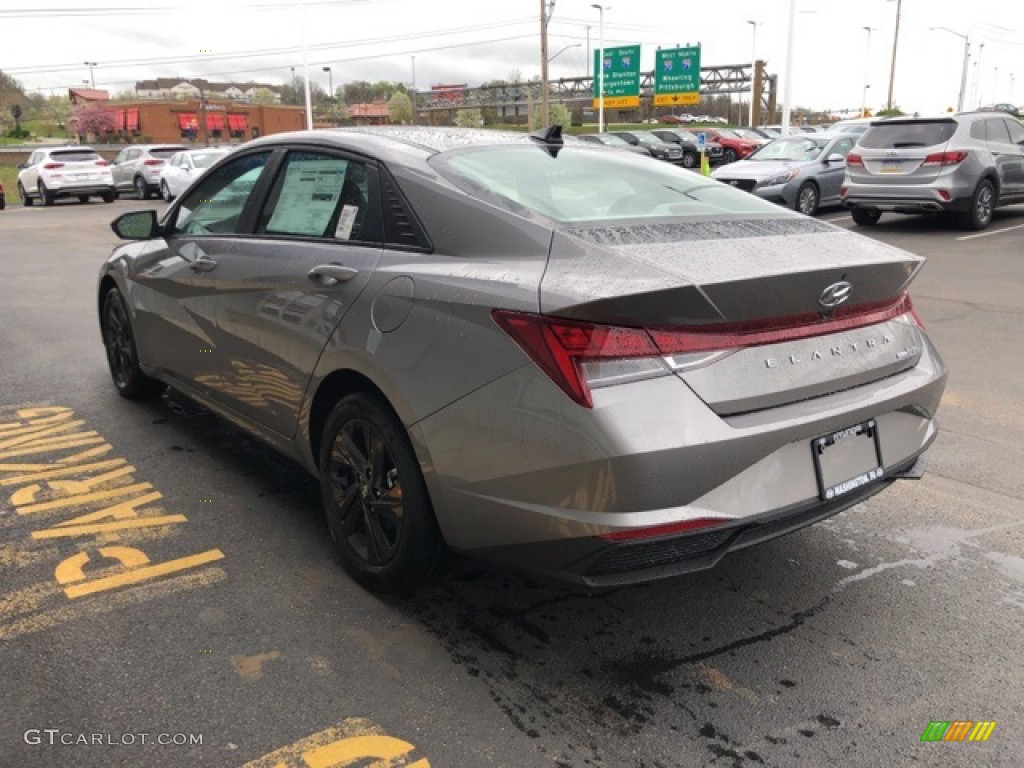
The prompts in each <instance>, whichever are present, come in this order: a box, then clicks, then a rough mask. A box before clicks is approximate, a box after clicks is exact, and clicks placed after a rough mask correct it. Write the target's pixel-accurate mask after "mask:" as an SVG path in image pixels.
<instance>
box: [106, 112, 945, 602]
mask: <svg viewBox="0 0 1024 768" xmlns="http://www.w3.org/2000/svg"><path fill="white" fill-rule="evenodd" d="M113 229H114V231H115V232H116V233H117V234H118V235H119V236H120V237H122V238H124V239H128V240H133V241H134V242H130V243H127V244H124V245H121V246H120V247H119V248H117V249H116V250H115V251H114V252H113V253H112V254H111V256H110V258H109V259H108V260H107V261H106V263H105V264H104V265H103V267H102V269H101V273H100V276H99V283H98V286H97V293H96V307H97V309H98V315H99V321H100V328H101V331H102V338H103V342H104V345H105V348H106V356H107V362H108V364H109V367H110V371H111V375H112V378H113V381H114V385H115V386H116V388H117V391H118V392H120V394H121V395H123V396H125V397H129V398H135V397H142V396H145V395H146V394H148V393H152V392H153V391H155V390H157V389H159V388H160V387H161V386H164V385H170V386H173V387H174V388H176V389H178V390H180V391H181V392H182V393H184V394H185V395H187V396H188V397H191V398H193V399H195V400H196V401H198V402H200V403H202V404H204V405H205V406H206V407H208V408H209V409H211V410H213V411H215V412H216V413H218V414H221V415H222V416H223V417H224V418H227V419H229V420H231V421H232V422H233V423H235V424H236V425H238V426H240V427H241V428H242V429H244V430H246V431H247V432H249V433H251V434H252V435H255V436H256V437H258V438H259V439H261V440H264V441H266V442H267V443H268V444H270V445H271V446H273V447H275V448H276V449H278V450H279V451H282V452H283V453H285V454H286V455H288V456H290V457H292V458H293V459H294V460H296V461H298V462H300V463H301V464H302V465H303V466H304V467H305V468H306V469H308V470H309V471H310V472H311V473H313V474H315V475H316V476H318V477H319V480H320V487H321V492H322V500H323V507H324V511H325V514H326V518H327V524H328V527H329V529H330V533H331V536H332V538H333V540H334V542H335V544H336V546H337V549H338V552H339V554H340V559H341V562H342V564H343V565H344V567H345V568H346V569H347V570H348V572H349V573H350V574H351V575H352V576H353V577H354V578H355V579H357V580H359V581H360V582H361V583H363V584H365V585H367V586H368V587H370V588H372V589H378V590H407V589H410V588H412V587H414V586H415V585H417V584H420V583H422V582H423V581H424V580H425V579H426V578H427V577H428V576H430V575H431V574H433V573H435V571H436V570H437V568H438V564H439V563H440V561H441V557H442V555H443V553H444V552H445V550H446V549H449V548H450V549H454V550H458V551H461V552H465V553H469V554H472V555H476V556H479V557H483V558H489V559H493V560H496V561H501V562H504V563H508V564H511V565H513V566H515V567H518V568H522V569H526V570H529V571H532V572H536V573H540V574H546V575H550V576H555V577H559V578H561V579H564V580H567V581H569V582H574V583H576V584H583V585H588V586H611V585H619V584H630V583H636V582H640V581H648V580H651V579H657V578H663V577H667V576H671V575H674V574H680V573H685V572H688V571H694V570H699V569H702V568H709V567H711V566H712V565H714V564H715V563H716V562H717V561H718V560H719V559H720V558H721V557H722V556H724V555H725V554H726V553H728V552H730V551H732V550H736V549H741V548H744V547H748V546H751V545H753V544H756V543H758V542H761V541H765V540H767V539H771V538H773V537H776V536H779V535H782V534H785V533H788V532H790V531H794V530H797V529H799V528H802V527H803V526H805V525H808V524H810V523H813V522H815V521H818V520H821V519H823V518H826V517H828V516H830V515H833V514H835V513H837V512H839V511H840V510H842V509H845V508H847V507H849V506H851V505H853V504H856V503H857V502H859V501H861V500H863V499H865V498H867V497H869V496H871V495H872V494H874V493H876V492H878V491H880V490H882V489H883V488H884V487H886V486H887V485H888V484H889V483H890V482H892V481H894V480H896V479H897V478H900V477H904V476H919V475H920V472H921V467H922V465H921V463H920V462H919V459H920V457H921V455H922V454H923V453H924V452H925V450H926V449H927V448H928V446H929V445H930V444H931V442H932V440H934V438H935V436H936V434H937V426H936V423H935V420H934V419H935V412H936V409H937V408H938V406H939V402H940V400H941V398H942V392H943V388H944V385H945V380H946V369H945V366H944V365H943V363H942V360H941V359H940V358H939V356H938V354H937V353H936V351H935V349H934V348H933V347H932V344H931V343H930V342H929V340H928V338H927V336H926V335H925V331H924V329H923V328H922V327H921V325H920V323H919V322H918V320H917V316H916V315H915V313H914V311H913V308H912V305H911V301H910V297H909V296H908V295H907V293H906V290H907V285H908V284H909V283H910V281H911V279H912V278H913V276H914V274H915V273H916V272H917V271H918V269H919V268H920V267H921V264H922V261H923V260H922V259H921V258H919V257H917V256H914V255H912V254H910V253H906V252H903V251H900V250H898V249H895V248H892V247H890V246H886V245H882V244H880V243H876V242H875V241H873V240H870V239H868V238H865V237H862V236H860V235H857V234H854V233H852V232H847V231H843V230H840V229H837V228H835V227H831V226H829V225H827V224H823V223H821V222H817V221H814V220H813V219H809V218H807V217H805V216H799V215H797V214H794V213H792V212H790V211H786V210H783V209H780V208H779V207H777V206H775V205H771V204H769V203H766V202H765V201H763V200H760V199H758V198H757V197H755V196H754V195H748V194H746V193H743V192H740V191H738V190H735V189H730V188H729V187H727V186H724V185H722V184H717V183H714V182H711V181H709V180H708V179H705V178H703V177H702V176H699V175H698V174H694V173H692V172H690V171H687V170H684V169H681V168H677V167H675V166H673V165H670V164H668V163H655V162H651V160H650V159H648V158H643V157H638V156H636V155H633V154H631V153H628V152H613V151H609V150H608V149H606V148H603V147H595V146H592V145H588V144H586V143H584V142H580V141H575V140H572V139H569V138H565V139H563V138H562V137H561V132H560V129H559V128H558V127H557V126H555V127H554V128H552V129H549V130H547V131H541V132H537V133H536V134H532V135H529V136H527V135H524V134H517V133H504V132H498V131H493V132H488V131H479V130H469V129H465V130H459V129H452V128H437V129H435V128H427V127H420V128H416V127H405V128H400V127H394V128H390V129H388V128H376V129H369V128H367V129H342V130H329V131H311V132H301V133H292V134H280V135H275V136H270V137H267V138H264V139H259V140H257V141H253V142H250V143H248V144H246V145H245V146H243V147H241V148H240V149H238V150H237V151H236V152H234V153H232V154H231V155H229V156H227V157H225V158H224V159H222V160H221V161H220V162H219V163H218V164H217V165H215V166H214V167H213V168H211V169H210V170H209V171H208V172H207V173H206V174H204V176H203V177H202V178H201V179H199V180H198V181H197V182H196V183H195V184H193V185H192V186H191V187H190V188H189V189H188V190H187V191H186V192H185V193H184V194H183V195H182V196H181V197H179V198H178V199H177V200H176V201H175V202H174V203H172V204H171V205H170V206H168V208H167V210H166V212H165V213H164V214H163V215H162V217H160V218H159V219H158V217H157V213H156V212H155V211H146V210H136V211H132V212H130V213H125V214H123V215H122V216H121V217H119V218H118V219H117V220H115V222H114V223H113Z"/></svg>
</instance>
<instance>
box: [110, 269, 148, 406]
mask: <svg viewBox="0 0 1024 768" xmlns="http://www.w3.org/2000/svg"><path fill="white" fill-rule="evenodd" d="M100 328H101V330H102V332H103V346H104V348H105V349H106V350H107V365H108V366H109V367H110V377H111V378H112V379H113V380H114V386H115V387H116V388H117V391H118V394H120V395H121V397H124V398H127V399H128V400H137V399H139V398H141V397H144V396H146V395H150V394H153V393H154V392H156V391H158V390H160V389H162V388H163V385H162V384H160V383H159V382H158V381H156V380H155V379H151V378H149V376H147V375H146V374H144V373H143V372H142V369H141V368H140V367H139V353H138V349H137V348H136V346H135V334H134V333H133V332H132V321H131V316H130V315H129V313H128V305H127V304H125V301H124V297H123V296H122V295H121V291H119V290H118V289H117V288H111V289H110V290H108V291H107V295H106V296H104V297H103V310H102V314H101V315H100Z"/></svg>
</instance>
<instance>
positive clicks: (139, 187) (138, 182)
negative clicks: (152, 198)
mask: <svg viewBox="0 0 1024 768" xmlns="http://www.w3.org/2000/svg"><path fill="white" fill-rule="evenodd" d="M132 186H134V187H135V194H136V195H138V196H139V200H149V186H148V185H147V184H146V180H145V179H144V178H142V177H141V176H136V177H135V181H134V182H133V183H132Z"/></svg>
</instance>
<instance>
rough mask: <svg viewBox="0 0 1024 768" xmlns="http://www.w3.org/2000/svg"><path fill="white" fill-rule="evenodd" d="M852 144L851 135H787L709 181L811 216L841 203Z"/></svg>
mask: <svg viewBox="0 0 1024 768" xmlns="http://www.w3.org/2000/svg"><path fill="white" fill-rule="evenodd" d="M856 142H857V137H856V136H854V135H850V134H839V135H829V134H807V135H803V136H787V137H783V138H779V139H775V140H774V141H772V142H770V143H769V144H766V145H764V146H763V147H761V148H760V149H759V150H757V151H756V152H755V153H754V154H752V155H751V156H750V157H748V158H747V159H746V160H740V161H739V162H736V163H731V164H730V165H727V166H724V167H722V168H719V169H718V170H716V171H714V172H713V173H712V174H711V176H712V177H713V178H715V179H718V180H719V181H722V182H725V183H726V184H729V185H730V186H733V187H737V188H739V189H742V190H743V191H745V192H753V193H754V194H755V195H757V196H758V197H763V198H764V199H765V200H771V201H772V202H774V203H779V204H781V205H785V206H787V207H788V208H795V209H796V210H798V211H800V213H804V214H807V215H808V216H813V215H814V214H815V213H816V212H817V211H818V208H819V207H821V206H823V205H839V204H840V202H841V200H840V197H839V190H840V188H841V187H842V185H843V174H844V173H845V171H846V156H847V155H848V154H849V153H850V150H851V149H853V146H854V144H856Z"/></svg>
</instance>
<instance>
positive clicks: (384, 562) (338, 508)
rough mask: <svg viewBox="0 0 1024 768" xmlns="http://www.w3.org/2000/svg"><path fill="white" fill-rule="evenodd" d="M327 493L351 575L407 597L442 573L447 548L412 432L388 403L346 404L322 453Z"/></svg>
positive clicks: (331, 420) (367, 399)
mask: <svg viewBox="0 0 1024 768" xmlns="http://www.w3.org/2000/svg"><path fill="white" fill-rule="evenodd" d="M320 487H321V493H322V496H323V503H324V511H325V513H326V515H327V523H328V527H329V528H330V532H331V538H332V539H334V542H335V545H336V546H337V548H338V552H339V554H340V556H341V561H342V565H344V567H345V570H347V571H348V572H349V574H350V575H351V576H352V577H353V578H354V579H356V580H357V581H358V582H360V583H361V584H363V585H364V586H365V587H367V588H369V589H372V590H375V591H379V592H406V591H409V590H410V589H412V588H413V587H414V586H416V585H417V584H421V583H423V582H424V581H425V580H427V579H428V578H429V577H430V576H431V575H432V574H433V573H435V572H436V570H437V568H438V566H439V564H440V562H441V556H442V554H443V551H444V542H443V539H442V537H441V533H440V531H439V529H438V527H437V522H436V520H435V519H434V512H433V509H432V507H431V505H430V498H429V496H428V494H427V489H426V484H425V483H424V480H423V475H422V473H421V472H420V468H419V463H418V462H417V460H416V456H415V454H414V453H413V450H412V447H411V445H410V444H409V440H408V437H407V436H406V433H405V428H404V427H403V426H402V423H401V422H400V421H399V420H398V418H397V417H396V416H395V415H394V414H393V413H392V412H391V410H390V409H389V408H388V407H387V406H386V405H385V404H383V403H382V402H381V401H379V400H377V399H376V398H374V397H371V396H369V395H365V394H361V393H360V394H353V395H349V396H347V397H344V398H342V399H341V400H340V401H339V402H338V403H337V404H336V405H335V406H334V409H333V410H332V411H331V415H330V416H329V417H328V419H327V425H326V427H325V428H324V433H323V440H322V444H321V450H320Z"/></svg>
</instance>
